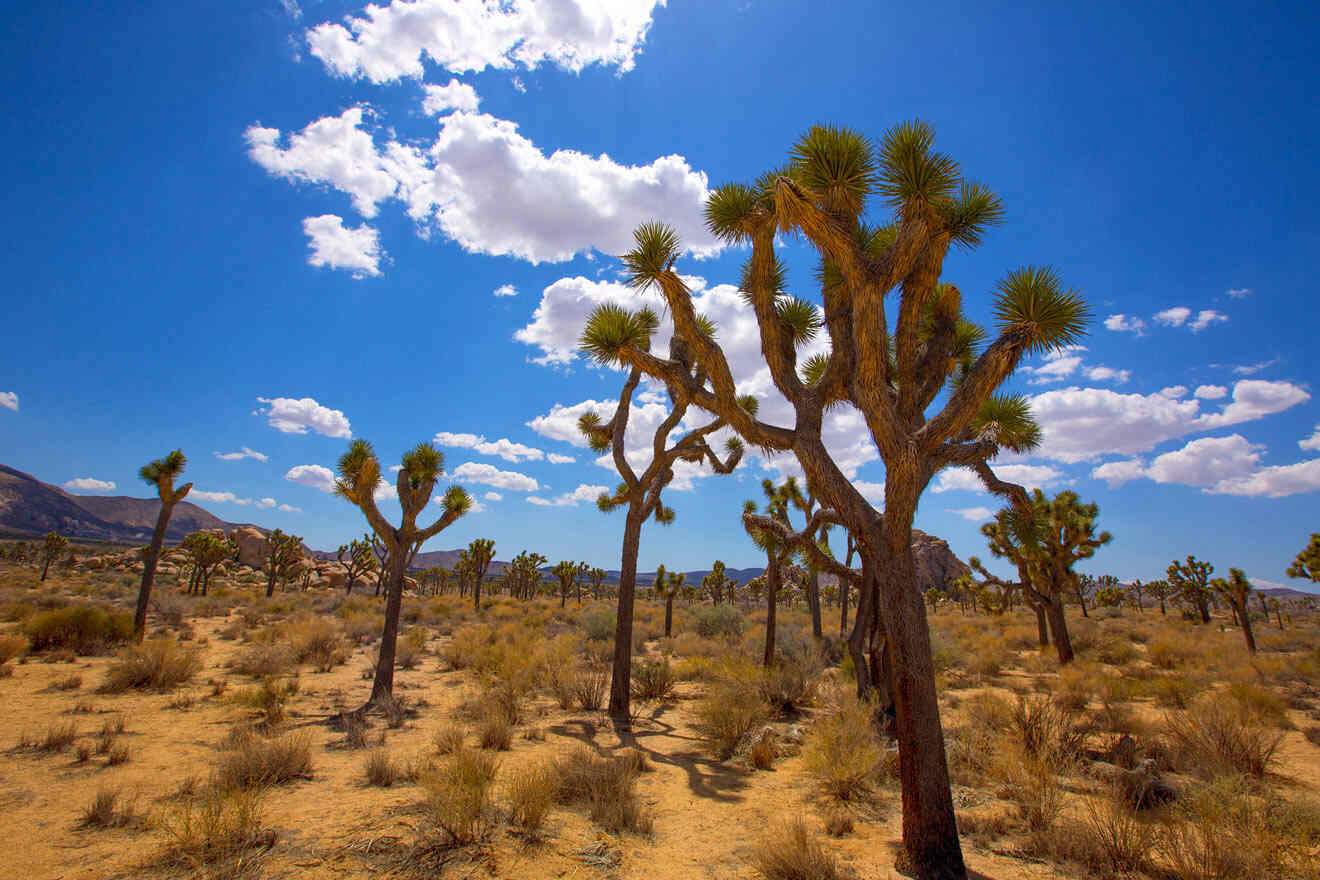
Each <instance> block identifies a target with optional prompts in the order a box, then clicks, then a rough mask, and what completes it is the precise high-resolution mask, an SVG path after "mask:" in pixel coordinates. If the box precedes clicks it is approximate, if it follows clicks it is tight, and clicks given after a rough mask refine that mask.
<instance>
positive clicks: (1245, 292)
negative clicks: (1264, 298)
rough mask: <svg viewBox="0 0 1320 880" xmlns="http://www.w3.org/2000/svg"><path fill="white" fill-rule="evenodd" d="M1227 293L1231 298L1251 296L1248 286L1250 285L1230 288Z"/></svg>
mask: <svg viewBox="0 0 1320 880" xmlns="http://www.w3.org/2000/svg"><path fill="white" fill-rule="evenodd" d="M1228 295H1229V297H1231V298H1232V299H1246V298H1247V297H1249V296H1251V288H1250V287H1234V288H1232V289H1231V290H1229V291H1228Z"/></svg>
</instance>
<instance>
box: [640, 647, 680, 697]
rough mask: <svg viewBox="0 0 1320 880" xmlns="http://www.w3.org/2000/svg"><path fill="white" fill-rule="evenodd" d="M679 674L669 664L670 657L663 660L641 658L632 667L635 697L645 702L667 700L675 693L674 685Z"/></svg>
mask: <svg viewBox="0 0 1320 880" xmlns="http://www.w3.org/2000/svg"><path fill="white" fill-rule="evenodd" d="M677 682H678V676H677V675H675V674H674V670H673V667H671V666H670V665H669V660H668V658H666V659H663V660H640V661H638V662H637V663H635V664H633V667H632V695H633V699H636V700H641V701H643V702H654V701H657V700H665V699H668V698H669V697H671V696H673V694H674V685H675V684H676V683H677Z"/></svg>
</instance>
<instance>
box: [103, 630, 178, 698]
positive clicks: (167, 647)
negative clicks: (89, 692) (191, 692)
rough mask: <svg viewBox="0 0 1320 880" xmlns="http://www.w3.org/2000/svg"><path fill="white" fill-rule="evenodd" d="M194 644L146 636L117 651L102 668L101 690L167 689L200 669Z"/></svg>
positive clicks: (175, 686)
mask: <svg viewBox="0 0 1320 880" xmlns="http://www.w3.org/2000/svg"><path fill="white" fill-rule="evenodd" d="M201 668H202V658H201V653H200V651H199V650H198V649H197V648H193V647H184V646H183V645H180V644H179V643H178V642H176V641H174V640H173V639H148V640H147V641H145V642H143V643H142V644H140V645H134V646H132V647H130V648H125V649H124V650H122V651H120V652H119V656H117V657H116V658H115V659H114V661H113V662H112V663H111V664H110V666H109V668H108V669H107V670H106V676H105V683H104V684H102V685H101V687H100V688H99V690H100V691H101V692H102V693H107V694H117V693H122V692H124V691H126V690H130V689H134V690H152V691H170V690H174V689H175V688H177V687H178V686H179V685H181V684H184V683H185V682H187V681H189V680H191V679H192V677H193V676H194V675H196V674H197V673H198V672H200V671H201Z"/></svg>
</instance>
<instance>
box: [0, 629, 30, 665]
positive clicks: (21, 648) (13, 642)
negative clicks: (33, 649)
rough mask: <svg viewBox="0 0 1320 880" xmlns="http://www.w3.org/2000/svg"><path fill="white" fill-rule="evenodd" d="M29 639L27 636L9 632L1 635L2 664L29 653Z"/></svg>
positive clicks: (0, 663)
mask: <svg viewBox="0 0 1320 880" xmlns="http://www.w3.org/2000/svg"><path fill="white" fill-rule="evenodd" d="M27 649H28V640H27V637H26V636H22V635H17V634H15V633H9V634H6V635H3V636H0V666H2V665H4V664H5V663H8V662H9V661H10V660H13V659H14V658H15V657H22V656H23V655H24V654H25V653H27Z"/></svg>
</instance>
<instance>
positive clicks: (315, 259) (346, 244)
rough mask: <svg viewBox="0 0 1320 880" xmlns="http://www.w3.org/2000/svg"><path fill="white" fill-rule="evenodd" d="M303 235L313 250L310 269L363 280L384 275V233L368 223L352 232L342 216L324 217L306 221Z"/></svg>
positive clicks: (310, 256)
mask: <svg viewBox="0 0 1320 880" xmlns="http://www.w3.org/2000/svg"><path fill="white" fill-rule="evenodd" d="M303 232H304V233H306V235H307V238H308V239H309V240H308V242H307V244H308V246H309V247H310V248H311V249H312V252H311V254H309V255H308V257H307V263H308V265H311V266H325V267H327V268H330V269H347V270H348V271H350V272H352V273H353V277H354V278H359V279H360V278H365V277H367V276H368V275H370V276H373V277H377V276H379V275H380V258H381V256H382V255H383V251H381V249H380V233H378V232H377V231H376V230H375V229H372V228H371V227H370V226H368V225H366V224H365V223H364V224H362V225H361V226H359V227H357V228H356V229H349V228H348V227H346V226H344V220H343V218H342V217H340V216H339V215H338V214H322V215H321V216H319V217H306V218H304V219H303Z"/></svg>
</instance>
